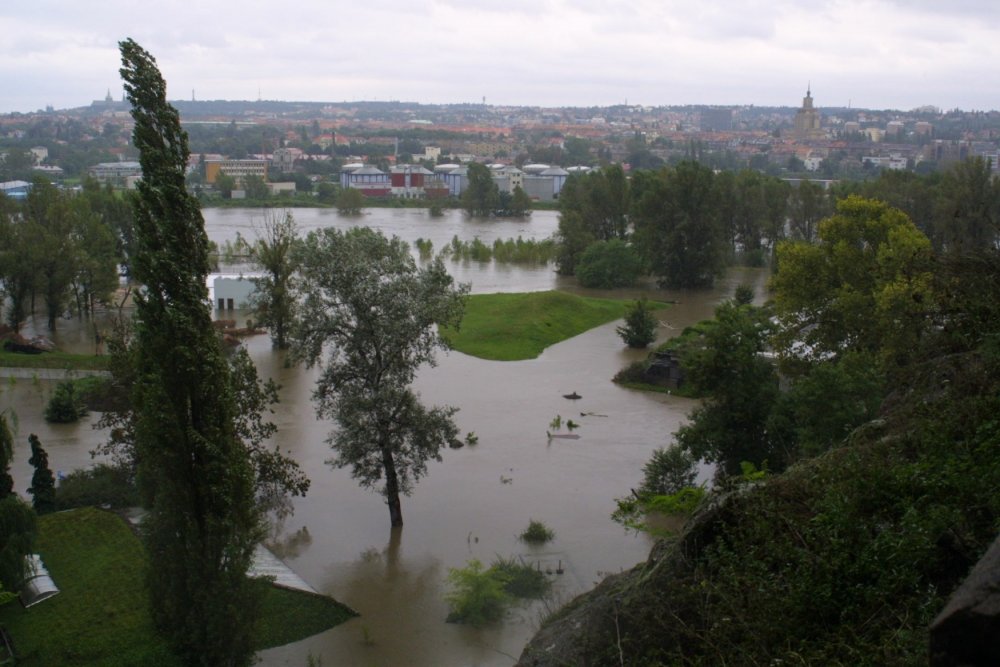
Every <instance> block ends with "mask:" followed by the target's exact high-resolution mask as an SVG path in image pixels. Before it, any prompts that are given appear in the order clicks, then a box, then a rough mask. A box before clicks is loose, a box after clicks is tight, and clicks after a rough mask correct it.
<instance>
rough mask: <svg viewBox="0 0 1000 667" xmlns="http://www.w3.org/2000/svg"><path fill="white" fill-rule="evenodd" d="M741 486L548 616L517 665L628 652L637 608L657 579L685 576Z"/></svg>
mask: <svg viewBox="0 0 1000 667" xmlns="http://www.w3.org/2000/svg"><path fill="white" fill-rule="evenodd" d="M742 493H743V491H732V492H728V493H723V494H720V495H719V496H717V497H716V498H715V499H714V500H713V501H712V502H710V503H709V504H707V505H706V506H705V507H703V508H702V509H701V510H699V511H698V513H697V514H696V515H695V516H693V517H692V518H691V520H690V521H688V523H687V526H686V528H685V530H684V533H683V534H682V536H681V537H680V538H674V539H662V540H660V541H658V542H657V543H656V544H655V545H654V546H653V548H652V550H651V551H650V554H649V558H648V559H647V560H646V561H645V562H644V563H640V564H639V565H636V566H635V567H634V568H632V569H631V570H628V571H627V572H623V573H621V574H615V575H611V576H609V577H607V578H605V579H604V580H603V581H601V583H600V584H598V585H597V587H596V588H594V589H593V590H591V591H589V592H587V593H584V594H582V595H580V596H578V597H577V598H575V599H574V600H573V601H572V602H570V603H569V604H567V605H566V606H565V607H563V608H562V609H560V610H559V611H558V612H556V613H555V614H553V615H552V616H551V617H550V618H548V619H547V620H546V621H545V622H544V623H543V624H542V627H541V628H540V629H539V631H538V632H537V633H536V634H535V636H534V637H532V639H531V640H530V641H529V642H528V644H527V645H526V646H525V647H524V650H523V651H522V652H521V656H520V659H519V661H518V665H519V667H565V666H566V665H578V666H581V667H586V666H591V665H594V666H596V665H618V664H622V660H624V657H623V655H627V654H630V651H629V646H628V645H627V644H628V641H627V640H626V639H625V635H626V634H629V633H630V632H634V631H635V630H636V627H635V615H636V609H637V608H642V607H644V606H645V598H647V596H649V595H651V594H653V595H655V594H656V593H655V591H657V590H658V589H659V588H660V586H659V585H658V582H659V581H662V578H672V577H674V576H684V575H685V574H686V573H688V572H689V570H690V566H691V564H692V563H693V562H694V560H695V559H696V558H697V555H698V553H700V552H701V550H702V549H703V548H704V547H705V545H707V544H709V543H711V542H712V541H713V540H714V539H715V538H716V536H717V534H718V532H719V530H720V528H721V526H722V525H723V524H724V523H725V522H727V521H728V520H730V519H731V518H732V513H733V512H734V511H736V510H735V506H736V505H738V503H737V502H733V501H735V500H737V499H738V497H739V496H741V495H742Z"/></svg>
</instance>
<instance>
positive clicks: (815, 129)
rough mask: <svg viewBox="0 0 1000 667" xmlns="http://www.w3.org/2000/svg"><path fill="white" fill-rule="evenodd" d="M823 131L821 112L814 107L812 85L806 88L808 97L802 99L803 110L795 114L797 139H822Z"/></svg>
mask: <svg viewBox="0 0 1000 667" xmlns="http://www.w3.org/2000/svg"><path fill="white" fill-rule="evenodd" d="M822 137H823V130H822V128H821V127H820V117H819V111H817V110H816V109H815V108H814V107H813V98H812V85H811V84H810V85H809V86H807V87H806V96H805V97H803V98H802V108H801V109H799V110H798V111H796V112H795V138H796V139H820V138H822Z"/></svg>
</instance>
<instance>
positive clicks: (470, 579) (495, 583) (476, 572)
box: [445, 524, 552, 627]
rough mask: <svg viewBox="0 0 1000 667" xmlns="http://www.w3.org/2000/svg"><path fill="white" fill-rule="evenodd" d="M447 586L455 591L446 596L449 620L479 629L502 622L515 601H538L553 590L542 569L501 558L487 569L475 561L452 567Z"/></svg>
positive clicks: (449, 571)
mask: <svg viewBox="0 0 1000 667" xmlns="http://www.w3.org/2000/svg"><path fill="white" fill-rule="evenodd" d="M539 525H540V524H539ZM549 532H550V533H551V531H549ZM448 583H449V584H451V586H452V591H451V592H449V593H448V594H447V595H446V596H445V600H447V601H448V603H449V604H450V605H451V612H450V613H449V614H448V618H447V621H448V622H449V623H466V624H468V625H475V626H477V627H478V626H481V625H486V624H487V623H491V622H493V621H498V620H500V618H502V617H503V614H504V612H505V611H506V609H507V606H508V605H509V604H511V602H512V601H513V600H514V598H521V599H535V600H536V599H539V598H542V597H544V596H545V594H546V593H548V592H549V589H550V588H552V582H551V581H549V580H548V579H546V578H545V575H544V574H542V572H541V571H540V570H536V569H535V568H532V567H531V565H528V564H526V563H524V562H522V561H520V560H517V559H514V558H502V557H499V556H498V557H497V559H496V560H495V561H493V563H492V564H491V565H490V567H489V569H487V570H484V569H483V564H482V563H480V562H479V561H478V560H475V559H473V560H470V561H469V564H468V565H467V566H466V567H463V568H451V569H450V570H448Z"/></svg>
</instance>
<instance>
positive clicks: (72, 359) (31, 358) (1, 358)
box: [0, 347, 108, 371]
mask: <svg viewBox="0 0 1000 667" xmlns="http://www.w3.org/2000/svg"><path fill="white" fill-rule="evenodd" d="M0 368H62V369H69V370H74V371H78V370H87V371H103V370H107V368H108V358H107V357H97V356H94V355H92V354H71V353H69V352H58V351H56V352H42V353H41V354H22V353H20V352H8V351H7V350H4V349H2V347H0Z"/></svg>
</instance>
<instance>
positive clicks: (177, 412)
mask: <svg viewBox="0 0 1000 667" xmlns="http://www.w3.org/2000/svg"><path fill="white" fill-rule="evenodd" d="M119 47H120V49H121V55H122V69H121V75H122V78H123V79H124V80H125V91H126V94H127V96H128V99H129V101H130V102H131V103H132V117H133V118H134V119H135V130H134V133H133V141H134V144H135V146H136V148H138V149H139V160H140V163H141V164H142V173H143V177H142V180H141V181H139V184H138V191H139V196H138V198H137V200H136V204H135V205H136V210H135V226H136V229H135V233H136V249H135V256H134V258H133V265H132V269H133V277H134V278H135V279H136V280H137V281H138V282H140V283H141V284H142V286H143V288H142V289H141V290H140V291H139V292H138V293H137V296H136V341H135V344H136V353H135V360H136V382H135V386H134V388H133V396H132V403H133V405H135V406H136V415H135V445H136V449H137V454H138V458H139V470H138V479H139V484H140V486H141V487H142V488H143V490H144V491H145V494H146V497H147V498H148V499H149V501H150V507H149V513H148V514H147V516H146V518H145V519H144V520H143V535H144V539H145V543H146V553H147V556H148V559H149V568H148V570H147V580H148V583H149V588H150V595H149V599H150V600H151V602H152V605H153V617H154V619H155V621H156V623H157V625H158V626H159V627H160V629H161V631H162V632H163V633H164V634H165V636H166V637H167V638H168V640H169V641H170V643H171V644H172V645H173V646H174V648H175V650H176V651H177V652H178V653H179V655H180V656H181V657H182V659H183V660H184V661H185V662H186V663H187V664H192V665H245V664H249V663H250V662H251V660H252V657H253V649H252V641H251V640H252V637H253V632H254V625H255V621H256V618H257V613H258V608H259V602H258V590H259V589H258V588H257V587H255V586H253V585H252V584H251V582H250V581H249V579H248V578H247V569H248V568H249V566H250V562H251V558H252V555H253V549H254V547H255V545H256V543H257V540H258V538H259V537H260V536H261V532H262V531H261V519H260V514H259V510H258V508H257V506H256V504H255V503H254V497H253V469H252V466H251V464H250V461H249V457H248V456H247V453H246V450H245V449H244V448H243V447H241V446H240V443H239V441H238V438H237V436H236V432H235V430H236V429H235V427H234V416H235V414H236V412H237V407H236V405H235V403H234V400H233V394H232V392H231V391H230V383H229V372H228V367H227V365H226V361H225V359H224V358H223V355H222V349H221V346H220V345H219V341H218V339H217V337H216V334H215V332H214V331H213V329H212V323H211V316H210V313H209V309H208V304H207V289H206V286H205V277H206V275H207V273H208V270H209V262H208V237H207V235H206V234H205V225H204V220H203V219H202V216H201V211H200V210H199V207H198V203H197V201H196V200H195V199H194V198H193V197H192V196H191V195H190V194H188V192H187V191H186V190H185V184H184V172H185V169H186V166H187V161H188V155H189V151H188V146H187V135H186V134H185V133H184V132H183V131H182V130H181V127H180V119H179V116H178V113H177V110H176V109H175V108H173V107H172V106H171V105H170V104H168V103H167V101H166V84H165V82H164V80H163V78H162V76H161V75H160V72H159V70H158V68H157V66H156V61H155V60H154V59H153V57H152V56H151V55H150V54H149V53H147V52H146V51H145V50H143V49H142V47H140V46H139V45H138V44H137V43H135V42H134V41H133V40H131V39H127V40H125V41H123V42H121V43H120V44H119Z"/></svg>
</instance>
